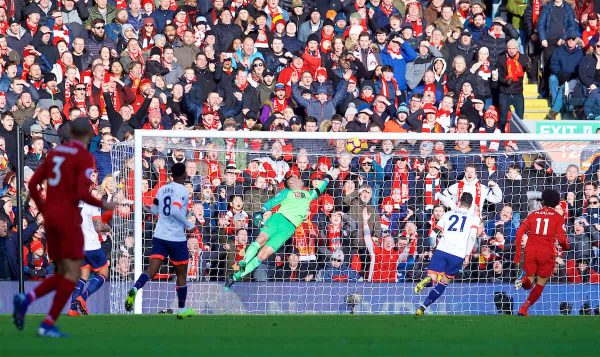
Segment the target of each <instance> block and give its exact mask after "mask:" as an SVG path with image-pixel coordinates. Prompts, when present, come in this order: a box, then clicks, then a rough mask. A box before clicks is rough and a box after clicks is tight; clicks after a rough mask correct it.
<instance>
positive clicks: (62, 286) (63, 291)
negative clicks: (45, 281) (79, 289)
mask: <svg viewBox="0 0 600 357" xmlns="http://www.w3.org/2000/svg"><path fill="white" fill-rule="evenodd" d="M73 289H75V283H74V282H72V281H71V280H68V279H65V278H64V277H62V276H60V281H59V283H58V286H57V287H56V294H55V295H54V300H52V307H50V313H49V314H48V316H49V317H50V318H51V321H52V322H54V321H56V320H57V319H58V316H59V315H60V312H61V311H62V309H63V307H65V304H66V303H67V301H69V299H70V297H71V294H72V293H73ZM46 320H48V317H46Z"/></svg>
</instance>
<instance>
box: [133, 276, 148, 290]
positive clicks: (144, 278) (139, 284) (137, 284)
mask: <svg viewBox="0 0 600 357" xmlns="http://www.w3.org/2000/svg"><path fill="white" fill-rule="evenodd" d="M148 280H150V277H149V276H148V274H146V273H145V272H144V273H142V275H140V277H139V278H138V279H137V280H136V282H135V285H133V287H134V288H136V289H137V290H140V289H141V288H143V287H144V285H146V283H147V282H148Z"/></svg>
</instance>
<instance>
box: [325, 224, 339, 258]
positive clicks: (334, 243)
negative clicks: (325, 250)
mask: <svg viewBox="0 0 600 357" xmlns="http://www.w3.org/2000/svg"><path fill="white" fill-rule="evenodd" d="M341 238H342V230H341V227H340V226H334V225H333V224H329V225H328V226H327V246H328V247H329V251H330V252H335V251H336V249H341V248H342V239H341Z"/></svg>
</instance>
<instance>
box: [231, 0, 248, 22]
mask: <svg viewBox="0 0 600 357" xmlns="http://www.w3.org/2000/svg"><path fill="white" fill-rule="evenodd" d="M242 6H244V7H246V6H248V2H247V1H246V0H244V1H243V2H242V4H241V5H238V4H236V3H235V1H232V2H231V5H230V6H229V12H231V16H233V17H234V18H235V15H236V14H237V9H238V8H239V7H242Z"/></svg>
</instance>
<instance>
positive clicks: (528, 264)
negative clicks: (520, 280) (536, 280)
mask: <svg viewBox="0 0 600 357" xmlns="http://www.w3.org/2000/svg"><path fill="white" fill-rule="evenodd" d="M555 259H556V255H555V253H554V252H548V251H539V250H532V251H528V252H526V253H525V262H524V263H523V270H525V273H526V275H527V276H534V275H537V276H539V277H540V278H549V277H551V276H552V274H553V273H554V260H555Z"/></svg>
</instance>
